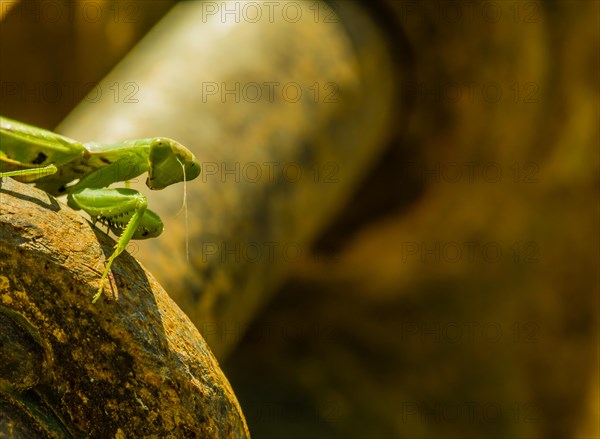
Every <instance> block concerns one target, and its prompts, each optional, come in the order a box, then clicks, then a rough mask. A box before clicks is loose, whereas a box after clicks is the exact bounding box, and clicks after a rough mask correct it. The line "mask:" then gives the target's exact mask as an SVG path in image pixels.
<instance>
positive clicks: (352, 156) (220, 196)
mask: <svg viewBox="0 0 600 439" xmlns="http://www.w3.org/2000/svg"><path fill="white" fill-rule="evenodd" d="M336 5H339V6H336V9H335V10H333V9H331V7H329V6H328V5H327V4H326V3H325V2H320V1H317V2H297V1H286V2H237V1H236V2H233V1H232V2H208V1H207V2H180V3H178V4H177V5H176V6H175V7H174V8H173V9H172V10H171V11H170V12H169V13H168V14H167V16H165V17H164V19H163V20H162V21H161V22H160V23H159V24H158V25H157V26H156V27H155V28H154V29H153V30H152V31H151V32H150V33H149V34H148V35H147V37H145V38H144V39H143V40H142V41H141V43H139V44H138V46H136V47H135V48H134V50H132V51H131V52H130V53H129V54H128V55H127V56H126V58H125V59H124V60H123V61H122V62H121V63H120V64H119V65H118V66H117V67H116V68H115V69H114V70H113V71H112V72H110V74H109V75H108V76H107V77H106V78H105V79H104V80H103V81H102V82H101V83H100V84H99V85H98V86H97V87H96V88H95V89H94V90H92V91H91V93H90V94H89V95H88V96H87V98H86V99H85V100H84V101H83V102H81V103H80V105H79V106H78V107H77V108H76V109H75V110H74V111H73V112H72V113H71V114H70V115H69V116H68V117H67V118H66V119H65V120H64V121H63V123H62V124H61V125H60V126H59V127H58V129H57V131H59V132H61V133H64V134H66V135H68V136H70V137H73V138H76V139H78V140H82V141H88V140H93V141H97V142H112V141H118V140H121V139H125V138H137V137H150V136H166V137H172V138H174V139H176V140H178V141H180V142H181V143H183V144H184V145H186V146H187V147H188V148H190V149H191V150H192V151H193V152H194V154H195V155H196V156H197V157H198V158H199V160H200V161H201V163H202V165H203V172H202V174H201V175H200V177H199V178H198V179H196V180H195V181H192V182H188V184H187V202H188V208H189V211H188V216H189V230H188V236H189V253H190V259H189V263H188V262H187V261H186V232H185V227H184V222H185V221H184V216H183V215H179V216H177V215H176V214H177V212H178V211H179V210H180V207H181V204H182V188H183V185H179V186H174V187H170V188H167V189H165V190H163V191H161V192H155V193H151V194H149V193H148V192H149V191H148V190H146V188H145V186H144V185H143V181H140V182H134V183H133V185H132V187H135V188H137V189H140V190H141V191H143V192H144V193H146V194H147V195H148V198H149V205H150V208H151V209H153V210H154V211H156V212H157V213H158V214H159V215H160V216H161V217H162V218H163V220H164V221H165V232H164V234H163V235H162V236H161V237H159V238H158V239H153V240H150V241H146V242H136V243H135V244H132V245H130V251H131V253H133V254H134V256H136V257H137V258H138V259H139V260H140V261H141V262H142V263H143V264H144V265H145V266H146V267H147V268H148V269H149V270H150V271H151V272H152V273H154V275H155V276H156V278H157V279H158V280H159V282H161V284H162V285H163V286H164V287H165V289H166V290H167V292H168V293H169V294H170V295H171V296H172V297H173V298H174V299H175V300H176V302H177V303H178V304H179V305H180V306H181V307H182V309H183V310H184V311H185V312H186V313H187V314H188V315H189V316H190V318H191V319H192V321H193V322H194V323H195V324H196V325H197V326H198V328H199V329H200V331H201V333H202V334H203V335H204V337H205V339H206V341H207V342H208V343H209V345H210V346H211V348H212V349H213V351H214V353H215V355H216V356H217V357H219V358H223V356H224V355H226V353H227V352H228V351H229V350H230V349H231V348H232V347H233V346H234V345H235V344H236V342H237V341H238V340H239V338H240V336H241V335H242V334H243V332H244V328H245V327H246V326H247V325H248V323H249V322H250V321H251V319H252V317H253V316H254V315H255V314H256V312H257V311H258V310H259V309H260V307H261V305H262V304H263V303H264V302H265V301H266V300H267V299H268V297H269V294H270V293H271V292H272V291H273V290H274V289H275V288H276V287H277V286H278V285H280V283H281V281H282V280H283V279H284V277H285V274H286V272H287V271H288V269H289V268H290V264H293V263H294V262H296V261H298V260H300V259H301V258H306V257H309V255H310V243H311V240H312V239H313V238H314V236H315V235H316V233H318V232H319V230H321V229H322V228H323V226H324V225H325V224H326V223H327V222H328V221H329V220H330V219H331V217H332V216H333V215H334V214H335V213H336V212H337V211H338V210H339V209H340V207H341V206H342V205H343V204H344V203H345V202H346V201H347V200H348V198H349V196H350V195H351V193H352V191H353V190H354V189H355V188H356V186H357V185H358V183H359V182H360V180H361V178H362V177H363V176H364V175H365V173H366V172H367V171H368V170H369V167H370V165H371V164H372V163H373V161H374V160H375V159H377V158H378V156H379V154H380V152H381V151H382V149H383V147H384V146H385V143H386V139H387V137H388V135H389V132H390V131H391V128H392V126H393V124H394V123H395V122H397V120H394V118H395V117H399V114H400V111H398V110H399V109H398V106H399V103H398V100H397V96H398V93H397V92H398V90H397V89H396V81H397V79H398V72H396V71H395V65H394V62H393V59H392V58H393V56H392V54H391V53H390V50H389V48H388V47H387V46H386V43H385V38H384V36H383V35H382V34H381V30H380V29H379V28H377V26H376V24H375V23H374V22H373V20H372V19H371V18H370V17H369V15H368V14H366V13H365V12H364V11H363V10H362V9H361V7H360V5H359V4H358V3H356V2H354V1H347V2H346V1H344V2H339V3H338V4H336ZM400 110H401V109H400ZM321 262H322V261H315V263H321ZM324 263H326V262H324Z"/></svg>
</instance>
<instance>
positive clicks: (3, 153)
mask: <svg viewBox="0 0 600 439" xmlns="http://www.w3.org/2000/svg"><path fill="white" fill-rule="evenodd" d="M144 172H147V173H148V178H147V179H146V185H147V186H148V187H149V188H150V189H163V188H165V187H167V186H169V185H171V184H175V183H179V182H182V181H187V180H193V179H194V178H196V177H197V176H198V175H199V174H200V163H199V162H198V160H197V159H196V157H194V154H192V152H191V151H189V150H188V149H187V148H186V147H184V146H183V145H181V144H180V143H178V142H176V141H175V140H172V139H167V138H164V137H154V138H148V139H136V140H125V141H123V142H119V143H114V144H107V145H98V144H95V143H80V142H78V141H76V140H73V139H69V138H68V137H65V136H62V135H59V134H56V133H53V132H51V131H48V130H45V129H42V128H37V127H34V126H31V125H27V124H24V123H21V122H17V121H14V120H11V119H8V118H5V117H2V116H0V177H13V178H15V179H16V180H19V181H21V182H25V183H30V182H35V185H36V187H38V188H40V189H42V190H44V191H46V192H48V193H49V194H51V195H54V196H59V195H65V194H66V195H67V203H68V205H69V206H70V207H71V208H73V209H76V210H79V209H81V210H83V211H85V212H87V213H88V214H89V215H90V217H91V218H92V220H93V221H94V224H95V223H96V222H97V221H99V222H100V223H103V224H105V225H106V226H107V227H108V228H109V229H110V230H111V231H112V232H113V233H114V234H115V235H117V236H119V239H118V241H117V243H116V245H115V247H114V252H113V253H112V255H111V256H110V257H109V258H108V260H107V262H106V267H105V269H104V272H103V273H102V278H101V280H100V285H101V286H100V288H99V289H98V291H97V293H96V295H95V296H94V297H93V299H92V302H93V303H95V302H96V301H97V300H98V299H99V298H100V296H101V295H102V291H103V290H104V281H105V280H106V278H107V277H108V273H109V271H110V267H111V265H112V263H113V261H114V260H115V258H116V257H117V256H119V255H120V254H121V253H122V252H123V250H125V248H126V247H127V244H128V243H129V241H130V240H131V239H147V238H154V237H157V236H158V235H160V234H161V233H162V231H163V223H162V221H161V219H160V217H159V216H158V215H157V214H156V213H154V212H152V211H151V210H150V209H148V208H147V206H148V202H147V199H146V197H145V196H144V195H142V194H141V193H140V192H138V191H136V190H134V189H129V188H108V186H109V185H111V184H113V183H118V182H126V181H129V180H131V179H133V178H135V177H138V176H139V175H141V174H143V173H144Z"/></svg>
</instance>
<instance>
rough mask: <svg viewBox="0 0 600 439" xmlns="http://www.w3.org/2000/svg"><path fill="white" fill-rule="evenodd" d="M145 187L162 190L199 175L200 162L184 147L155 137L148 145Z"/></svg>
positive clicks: (173, 141) (172, 141) (170, 140)
mask: <svg viewBox="0 0 600 439" xmlns="http://www.w3.org/2000/svg"><path fill="white" fill-rule="evenodd" d="M148 162H149V163H148V178H147V179H146V185H147V186H148V187H149V188H150V189H153V190H156V189H163V188H165V187H167V186H169V185H172V184H175V183H179V182H181V181H184V180H193V179H194V178H196V177H197V176H198V175H200V162H198V160H197V159H196V157H194V154H192V152H191V151H190V150H189V149H187V148H186V147H185V146H183V145H182V144H180V143H179V142H176V141H175V140H172V139H166V138H164V137H157V138H156V139H153V140H152V141H151V143H150V154H149V156H148Z"/></svg>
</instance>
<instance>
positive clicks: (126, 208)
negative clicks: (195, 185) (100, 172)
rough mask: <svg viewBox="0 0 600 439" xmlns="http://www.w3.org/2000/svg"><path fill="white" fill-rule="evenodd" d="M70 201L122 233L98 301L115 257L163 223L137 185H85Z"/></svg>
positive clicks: (107, 269)
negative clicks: (135, 187) (91, 187)
mask: <svg viewBox="0 0 600 439" xmlns="http://www.w3.org/2000/svg"><path fill="white" fill-rule="evenodd" d="M69 204H74V205H76V206H77V207H78V208H80V209H83V210H84V211H85V212H87V213H88V214H89V215H90V216H91V217H92V218H94V219H97V220H99V221H101V222H103V223H105V224H107V225H108V226H109V227H110V229H111V230H112V231H113V232H114V233H115V234H118V235H120V236H119V240H118V241H117V244H116V245H115V250H114V252H113V254H112V255H111V256H110V257H109V258H108V260H107V262H106V267H105V269H104V272H103V273H102V278H101V279H100V282H101V285H100V288H99V289H98V292H97V293H96V295H95V296H94V298H93V300H92V302H93V303H95V302H96V301H97V300H98V299H99V298H100V296H101V295H102V290H103V289H104V280H105V279H106V278H107V277H108V272H109V271H110V268H111V265H112V263H113V261H114V260H115V258H116V257H117V256H119V255H120V254H121V253H122V252H123V250H125V248H126V247H127V244H128V243H129V241H130V240H131V239H144V238H152V237H155V236H158V235H160V233H161V232H162V229H163V224H162V221H161V220H160V218H159V217H158V216H157V215H156V214H155V213H153V212H151V211H149V210H147V205H148V202H147V200H146V197H145V196H144V195H142V194H141V193H139V192H138V191H136V190H133V189H127V188H119V189H106V188H102V189H90V188H86V189H81V190H79V191H76V192H74V193H72V194H70V195H69Z"/></svg>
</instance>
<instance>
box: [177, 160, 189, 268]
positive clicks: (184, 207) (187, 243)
mask: <svg viewBox="0 0 600 439" xmlns="http://www.w3.org/2000/svg"><path fill="white" fill-rule="evenodd" d="M177 161H178V162H179V164H180V165H181V170H182V171H183V203H182V205H181V209H179V212H177V213H176V214H175V216H178V215H179V214H180V213H181V211H182V210H184V211H185V259H186V261H187V263H188V264H189V263H190V236H189V230H188V209H187V180H186V175H185V165H184V164H183V163H181V160H179V157H177Z"/></svg>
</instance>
